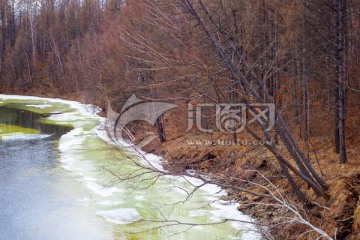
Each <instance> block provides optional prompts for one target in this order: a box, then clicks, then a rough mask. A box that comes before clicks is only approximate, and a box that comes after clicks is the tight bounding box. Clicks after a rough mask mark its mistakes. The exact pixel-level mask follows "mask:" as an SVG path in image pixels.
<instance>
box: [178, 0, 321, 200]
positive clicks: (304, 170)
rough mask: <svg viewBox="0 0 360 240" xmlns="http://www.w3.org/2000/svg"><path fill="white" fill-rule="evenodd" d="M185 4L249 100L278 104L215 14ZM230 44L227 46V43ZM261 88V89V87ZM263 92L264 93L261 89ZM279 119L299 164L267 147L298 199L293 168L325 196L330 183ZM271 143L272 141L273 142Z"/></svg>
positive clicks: (279, 130)
mask: <svg viewBox="0 0 360 240" xmlns="http://www.w3.org/2000/svg"><path fill="white" fill-rule="evenodd" d="M183 3H184V5H183V6H184V7H185V8H186V10H187V11H188V12H189V13H190V14H191V15H192V16H193V17H194V18H195V20H196V21H197V22H198V24H199V26H200V27H201V28H202V30H203V31H204V33H205V34H206V35H207V36H208V38H209V40H210V42H211V43H212V45H213V46H214V49H215V50H216V51H217V53H218V54H219V56H220V57H221V59H222V61H223V62H224V65H225V66H226V67H227V68H228V70H229V72H230V73H231V75H232V77H233V79H234V80H235V81H236V83H237V85H238V87H239V89H240V90H241V91H242V92H243V94H245V95H247V96H248V97H247V99H248V103H250V106H251V103H252V100H251V99H252V98H253V99H255V101H256V102H257V103H263V104H265V103H275V102H274V98H273V97H272V96H271V95H270V93H269V89H268V88H267V87H266V86H265V85H264V84H263V83H262V81H261V80H260V79H259V78H258V76H257V75H256V73H255V72H254V71H253V70H252V68H251V67H250V66H249V64H248V63H247V61H246V60H245V59H244V57H243V55H242V53H241V52H239V51H238V49H237V48H236V47H235V46H234V44H233V43H232V41H231V40H229V39H228V38H227V35H226V33H224V31H223V30H222V29H220V28H219V24H218V23H217V22H216V21H215V20H214V19H213V18H212V15H211V14H210V13H209V12H208V10H207V9H206V7H205V6H204V4H203V3H202V1H201V0H200V1H199V5H200V9H201V10H200V11H198V10H196V9H195V7H194V5H193V4H192V2H190V0H184V2H183ZM201 11H202V12H203V13H204V15H205V17H206V18H207V20H206V19H205V18H203V17H202V16H200V12H201ZM207 22H210V26H208V25H207ZM215 32H218V33H220V34H221V36H222V38H223V41H220V40H219V38H218V37H219V35H216V34H215ZM225 44H226V45H225ZM229 47H230V48H231V49H232V50H234V51H235V53H236V54H237V58H238V60H239V61H241V63H242V65H243V66H244V67H245V68H246V69H247V70H248V74H244V72H243V70H242V69H241V68H240V67H239V65H237V64H236V63H235V62H234V61H233V59H232V58H231V56H230V55H229V54H228V51H227V49H228V48H229ZM249 78H251V79H253V80H255V83H256V84H257V88H255V87H254V86H252V84H250V82H249ZM258 89H260V90H258ZM259 91H260V92H259ZM261 93H263V94H264V97H262V96H261ZM276 117H277V121H276V124H275V130H276V133H277V134H279V136H280V138H281V140H282V142H283V143H284V144H285V146H286V148H287V151H288V152H289V153H290V155H291V156H292V158H293V159H294V161H295V162H296V166H297V167H295V166H293V165H292V164H291V163H290V162H289V161H287V160H286V159H285V158H284V157H283V156H282V154H281V153H280V152H279V151H278V150H277V148H276V146H275V145H274V144H267V145H266V147H267V148H268V149H269V150H270V151H271V152H272V153H273V154H274V156H275V157H276V159H277V160H278V162H279V163H280V165H281V167H282V169H283V172H284V173H285V175H286V177H287V179H288V181H289V183H290V185H291V186H292V188H293V190H294V192H295V193H296V194H297V196H298V198H299V199H301V200H304V199H305V197H304V194H303V193H302V192H301V190H300V188H299V187H298V185H297V184H296V182H295V181H294V179H293V177H292V175H291V174H290V173H289V171H288V170H291V171H292V172H293V173H294V174H295V175H296V176H298V177H299V178H301V179H302V180H303V181H305V182H306V183H307V184H308V185H309V186H310V187H311V188H312V189H313V190H314V192H315V193H316V194H318V195H322V196H325V195H326V194H325V191H326V190H327V189H328V186H327V185H326V183H325V182H324V180H323V179H321V178H320V176H319V175H318V174H317V173H316V171H315V170H314V169H313V167H312V166H311V164H310V162H309V160H308V159H307V158H306V156H305V155H304V154H303V152H302V151H301V149H300V147H299V145H298V144H297V142H296V140H295V139H294V137H293V136H292V134H291V132H290V129H289V128H288V126H287V124H286V123H285V120H284V119H283V117H282V115H281V114H280V112H278V111H277V110H276ZM259 125H260V127H261V129H262V133H263V135H264V138H265V139H266V140H271V137H270V135H269V133H268V132H267V131H266V127H265V126H264V125H263V124H261V123H260V122H259ZM247 130H248V132H250V134H251V135H253V136H254V137H256V138H258V139H261V140H263V139H264V138H261V137H260V136H258V135H257V134H256V133H255V132H254V131H252V130H251V129H250V128H249V127H247ZM270 142H271V141H270Z"/></svg>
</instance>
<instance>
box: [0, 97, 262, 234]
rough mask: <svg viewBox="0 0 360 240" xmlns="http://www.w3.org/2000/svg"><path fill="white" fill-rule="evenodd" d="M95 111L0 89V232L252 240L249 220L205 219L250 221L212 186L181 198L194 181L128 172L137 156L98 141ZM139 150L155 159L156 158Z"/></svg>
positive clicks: (99, 132)
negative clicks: (9, 93)
mask: <svg viewBox="0 0 360 240" xmlns="http://www.w3.org/2000/svg"><path fill="white" fill-rule="evenodd" d="M96 110H97V109H96V108H95V107H92V106H89V105H83V104H80V103H77V102H71V101H65V100H61V99H48V98H46V99H45V98H37V97H26V96H7V95H0V156H1V158H0V191H1V194H0V208H1V211H0V239H1V240H17V239H19V240H20V239H21V240H25V239H26V240H102V239H104V240H105V239H106V240H125V239H174V240H175V239H190V240H192V239H194V240H201V239H203V240H221V239H244V240H251V239H260V235H259V234H257V233H256V232H254V231H253V230H256V229H255V227H254V225H253V224H245V223H241V222H240V221H233V222H226V223H222V224H215V225H212V224H211V223H216V222H221V221H222V220H223V219H236V220H243V221H249V222H251V221H253V220H252V219H250V218H249V217H247V216H244V215H243V214H241V213H240V212H238V211H237V206H238V204H237V203H233V202H226V201H223V200H221V199H220V198H221V196H224V195H226V192H224V191H221V189H219V188H218V187H217V186H214V185H206V186H205V187H203V188H201V189H200V190H198V191H197V192H196V193H195V194H194V195H193V196H192V197H191V198H190V199H188V200H187V201H185V202H184V200H186V198H187V194H186V192H190V191H191V190H192V189H193V186H192V185H191V184H190V183H193V184H196V183H197V182H199V180H197V179H188V178H184V177H182V176H179V177H160V178H156V179H157V181H153V180H154V179H155V177H156V175H155V174H153V173H149V174H146V175H142V176H139V177H137V178H132V177H133V176H134V173H137V172H138V171H139V172H141V171H142V170H141V169H138V168H139V167H138V166H136V164H133V163H134V162H136V163H142V161H144V159H142V157H140V155H139V153H137V152H135V151H131V150H129V149H126V148H125V147H126V146H125V145H124V147H123V148H119V147H116V146H113V145H112V144H110V143H109V142H107V139H106V134H105V131H104V128H103V127H102V124H103V123H104V119H103V118H101V117H99V116H97V115H96V114H95V113H96ZM141 154H142V155H143V157H144V158H145V159H146V160H147V161H149V162H151V163H152V164H154V165H159V166H160V167H161V158H160V157H158V156H155V155H151V154H145V153H141ZM142 155H141V156H142ZM129 157H130V158H131V159H129ZM149 176H150V177H149ZM123 177H127V178H131V180H129V181H123V180H122V178H123ZM199 184H200V183H199ZM165 220H166V221H165ZM175 221H176V224H173V223H175ZM178 222H181V223H186V224H178ZM199 224H200V225H199Z"/></svg>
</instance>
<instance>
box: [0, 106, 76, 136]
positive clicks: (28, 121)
mask: <svg viewBox="0 0 360 240" xmlns="http://www.w3.org/2000/svg"><path fill="white" fill-rule="evenodd" d="M13 107H14V106H12V105H11V106H8V105H7V106H4V107H0V124H2V125H1V130H2V131H3V132H5V133H6V132H11V128H12V126H20V127H23V128H28V129H35V130H38V131H39V132H40V133H42V134H48V135H54V136H56V137H61V136H62V135H63V134H65V133H67V132H69V131H70V130H72V128H71V127H68V126H59V125H50V124H44V123H41V122H39V120H40V119H42V118H47V117H49V116H50V114H38V113H34V112H30V111H26V110H22V109H18V108H13Z"/></svg>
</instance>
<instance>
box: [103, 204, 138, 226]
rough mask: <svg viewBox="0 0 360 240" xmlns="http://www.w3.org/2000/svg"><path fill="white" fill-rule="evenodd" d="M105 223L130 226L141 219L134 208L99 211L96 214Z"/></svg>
mask: <svg viewBox="0 0 360 240" xmlns="http://www.w3.org/2000/svg"><path fill="white" fill-rule="evenodd" d="M96 214H97V215H99V216H102V217H103V218H105V219H106V220H107V221H109V222H112V223H116V224H130V223H133V222H136V221H139V220H140V219H141V216H140V214H139V212H138V211H137V210H136V209H134V208H121V209H115V210H110V211H99V212H97V213H96Z"/></svg>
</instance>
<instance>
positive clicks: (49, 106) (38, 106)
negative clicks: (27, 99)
mask: <svg viewBox="0 0 360 240" xmlns="http://www.w3.org/2000/svg"><path fill="white" fill-rule="evenodd" d="M25 106H26V107H33V108H40V109H45V108H51V107H52V105H46V104H43V105H40V104H39V105H25Z"/></svg>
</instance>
